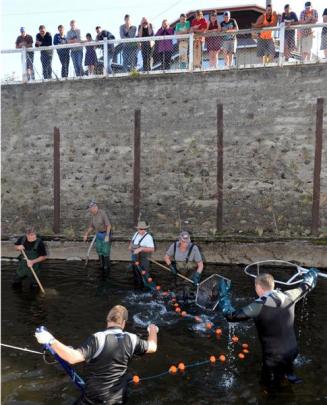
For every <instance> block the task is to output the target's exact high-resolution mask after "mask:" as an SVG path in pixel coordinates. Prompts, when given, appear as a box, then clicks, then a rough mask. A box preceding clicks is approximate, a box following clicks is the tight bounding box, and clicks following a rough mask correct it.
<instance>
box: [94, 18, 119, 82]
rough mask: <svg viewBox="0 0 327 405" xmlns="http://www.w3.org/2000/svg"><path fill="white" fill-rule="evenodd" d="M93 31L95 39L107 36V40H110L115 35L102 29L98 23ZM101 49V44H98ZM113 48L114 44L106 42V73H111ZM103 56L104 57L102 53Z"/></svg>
mask: <svg viewBox="0 0 327 405" xmlns="http://www.w3.org/2000/svg"><path fill="white" fill-rule="evenodd" d="M95 31H96V33H97V36H96V38H95V40H96V41H103V40H104V39H105V38H107V40H108V41H111V40H113V39H115V36H114V35H113V34H112V33H111V32H110V31H108V30H103V29H102V28H101V27H100V26H99V25H98V26H97V27H95ZM99 48H100V49H102V51H103V50H104V47H103V45H100V46H99ZM114 50H115V45H114V44H108V51H107V63H108V65H107V72H108V74H110V75H111V74H112V66H111V64H112V59H113V56H114ZM103 57H105V55H104V53H103Z"/></svg>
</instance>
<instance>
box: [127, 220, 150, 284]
mask: <svg viewBox="0 0 327 405" xmlns="http://www.w3.org/2000/svg"><path fill="white" fill-rule="evenodd" d="M136 228H137V232H135V233H134V235H133V237H132V239H131V241H130V244H129V248H128V249H129V250H130V251H131V252H132V262H133V270H134V281H135V283H136V285H137V286H143V285H144V283H143V277H142V274H140V271H145V272H146V273H148V272H149V268H150V263H149V256H150V255H151V253H152V252H154V249H155V248H154V241H153V237H152V235H151V234H150V233H149V232H148V231H147V229H149V228H150V225H148V224H147V223H146V222H145V221H139V222H138V224H137V227H136Z"/></svg>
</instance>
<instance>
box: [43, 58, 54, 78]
mask: <svg viewBox="0 0 327 405" xmlns="http://www.w3.org/2000/svg"><path fill="white" fill-rule="evenodd" d="M41 63H42V71H43V77H44V79H51V76H52V51H41Z"/></svg>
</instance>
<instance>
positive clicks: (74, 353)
mask: <svg viewBox="0 0 327 405" xmlns="http://www.w3.org/2000/svg"><path fill="white" fill-rule="evenodd" d="M51 347H52V349H53V350H54V351H55V352H56V353H57V354H58V355H59V356H60V357H61V358H62V359H64V360H66V361H67V362H68V363H69V364H76V363H81V362H82V361H85V358H84V356H83V355H82V353H81V352H80V351H79V350H76V349H73V348H72V347H69V346H66V345H64V344H63V343H61V342H59V340H57V339H55V340H54V342H53V343H52V344H51Z"/></svg>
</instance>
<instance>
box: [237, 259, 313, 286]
mask: <svg viewBox="0 0 327 405" xmlns="http://www.w3.org/2000/svg"><path fill="white" fill-rule="evenodd" d="M244 272H245V274H247V275H248V276H250V277H254V278H256V277H257V276H258V275H259V274H263V273H269V274H271V275H272V276H273V277H274V279H275V283H276V284H280V285H284V286H292V285H297V284H299V283H301V282H302V280H303V278H302V276H303V274H305V273H307V272H308V269H305V268H303V267H301V266H299V265H298V264H296V263H291V262H287V261H283V260H264V261H260V262H255V263H251V264H249V265H247V266H246V267H245V269H244Z"/></svg>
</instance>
